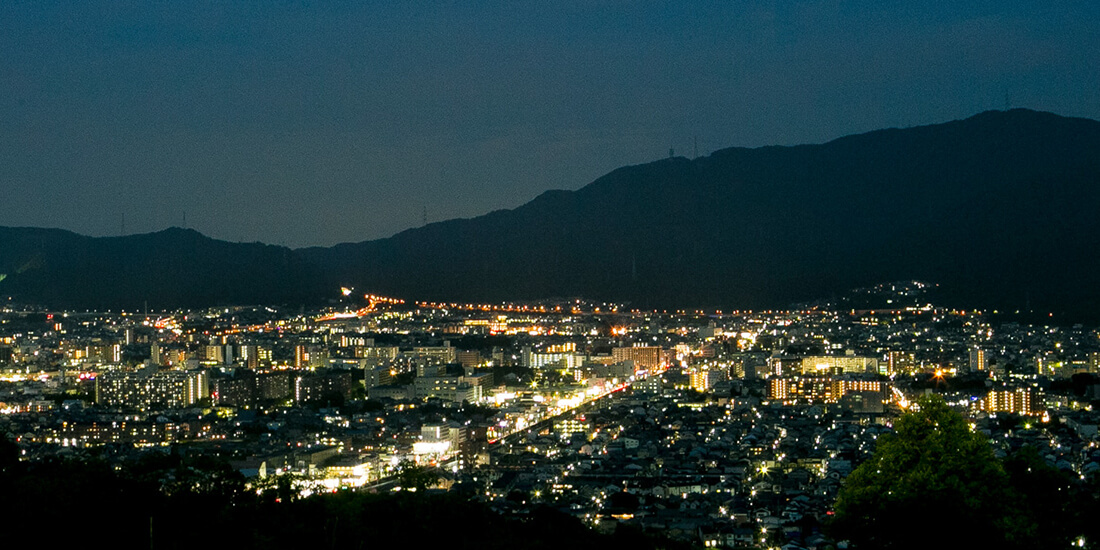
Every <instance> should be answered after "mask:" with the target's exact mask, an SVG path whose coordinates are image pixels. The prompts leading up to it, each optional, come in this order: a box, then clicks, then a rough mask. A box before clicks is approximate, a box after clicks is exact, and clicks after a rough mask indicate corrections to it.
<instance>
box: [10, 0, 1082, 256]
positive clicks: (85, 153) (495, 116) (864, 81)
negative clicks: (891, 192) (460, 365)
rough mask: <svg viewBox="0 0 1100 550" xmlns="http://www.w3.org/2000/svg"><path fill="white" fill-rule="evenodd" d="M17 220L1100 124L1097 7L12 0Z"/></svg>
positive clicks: (380, 217) (322, 215) (384, 233)
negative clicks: (880, 134)
mask: <svg viewBox="0 0 1100 550" xmlns="http://www.w3.org/2000/svg"><path fill="white" fill-rule="evenodd" d="M0 20H3V21H5V24H4V25H2V26H0V50H2V51H4V52H7V54H6V55H5V56H2V57H0V121H2V122H3V123H2V124H0V191H2V192H3V193H4V196H5V200H4V201H2V202H0V225H6V226H46V227H60V228H65V229H70V230H73V231H75V232H77V233H81V234H87V235H93V236H104V235H118V234H119V233H120V232H122V231H125V232H126V233H147V232H152V231H157V230H160V229H164V228H166V227H169V226H180V225H184V221H183V218H184V213H185V212H186V226H187V227H190V228H194V229H196V230H198V231H200V232H202V233H203V234H206V235H209V236H211V237H213V238H218V239H223V240H230V241H242V242H252V241H262V242H269V243H272V244H282V245H286V246H290V247H293V248H299V247H303V246H330V245H333V244H336V243H339V242H359V241H363V240H373V239H377V238H384V237H388V236H390V235H393V234H396V233H398V232H400V231H402V230H405V229H408V228H411V227H416V226H419V225H421V223H422V221H423V219H424V218H425V211H426V214H427V216H426V218H427V221H428V222H433V221H442V220H445V219H451V218H469V217H475V216H479V215H482V214H485V213H488V212H490V211H493V210H497V209H501V208H515V207H517V206H520V205H522V204H524V203H526V202H527V201H529V200H531V199H533V198H534V197H536V196H538V195H539V194H540V193H542V192H543V191H546V190H549V189H570V190H573V189H578V188H580V187H581V186H583V185H586V184H587V183H589V182H591V181H593V180H594V179H596V178H598V177H599V176H602V175H603V174H605V173H607V172H609V171H611V170H613V169H615V168H618V167H620V166H625V165H633V164H640V163H644V162H648V161H652V160H657V159H660V158H663V157H664V156H667V153H668V149H669V148H675V150H676V152H677V154H679V155H687V156H691V155H692V152H693V149H694V146H695V142H696V140H697V141H698V150H699V154H700V155H703V154H709V153H710V152H711V151H713V150H716V149H721V148H725V147H731V146H749V147H755V146H762V145H773V144H779V145H793V144H800V143H821V142H825V141H828V140H831V139H835V138H838V137H841V136H845V135H850V134H856V133H863V132H867V131H872V130H877V129H882V128H890V127H908V126H916V125H925V124H932V123H939V122H946V121H950V120H955V119H961V118H966V117H969V116H972V115H974V114H976V113H978V112H981V111H985V110H989V109H1002V108H1004V107H1005V106H1006V104H1007V105H1008V106H1011V107H1026V108H1031V109H1035V110H1042V111H1050V112H1054V113H1056V114H1059V115H1063V116H1078V117H1086V118H1092V119H1097V118H1100V71H1097V70H1096V69H1095V68H1096V67H1100V41H1096V40H1095V39H1094V37H1095V35H1096V31H1097V30H1100V6H1098V5H1096V3H1090V2H1068V3H1064V4H1060V5H1057V6H1038V7H1036V6H1032V5H1031V3H1028V2H1014V1H1003V2H961V3H953V4H952V5H951V6H950V9H948V8H941V7H938V6H930V7H929V6H924V7H915V6H912V5H911V4H909V3H903V2H851V3H844V4H842V5H841V4H837V3H835V2H821V1H808V2H798V3H779V2H713V3H708V2H704V3H693V4H692V5H680V4H676V3H664V4H646V5H644V6H643V5H639V4H636V3H627V2H611V3H606V4H603V5H601V6H599V7H596V8H594V7H592V6H591V4H590V3H582V2H565V3H555V5H553V6H544V5H539V4H535V3H530V4H527V3H518V4H517V3H503V2H502V3H493V2H489V3H478V5H476V6H469V5H462V4H425V5H417V6H410V5H405V3H402V4H400V5H389V4H386V3H374V2H366V3H346V4H344V3H336V4H333V5H328V6H310V5H293V4H285V5H278V6H275V5H263V6H257V5H252V4H249V3H244V2H239V3H218V2H191V1H180V2H169V3H150V2H133V3H106V2H85V3H80V2H57V3H49V5H45V4H44V3H36V2H9V3H5V4H4V5H2V6H0Z"/></svg>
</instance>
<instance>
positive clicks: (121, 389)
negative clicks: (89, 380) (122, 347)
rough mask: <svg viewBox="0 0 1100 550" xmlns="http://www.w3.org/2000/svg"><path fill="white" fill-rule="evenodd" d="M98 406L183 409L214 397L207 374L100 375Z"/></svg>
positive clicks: (145, 372)
mask: <svg viewBox="0 0 1100 550" xmlns="http://www.w3.org/2000/svg"><path fill="white" fill-rule="evenodd" d="M95 393H96V403H99V404H101V405H107V406H110V407H135V408H138V409H142V410H145V409H151V408H169V409H174V408H183V407H189V406H191V405H194V404H195V403H197V402H199V401H200V400H202V399H206V398H207V397H210V388H209V379H208V377H207V375H206V373H205V372H204V371H157V370H155V369H142V370H139V371H134V372H112V373H107V374H103V375H100V376H98V377H97V378H96V384H95Z"/></svg>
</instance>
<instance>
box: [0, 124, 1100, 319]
mask: <svg viewBox="0 0 1100 550" xmlns="http://www.w3.org/2000/svg"><path fill="white" fill-rule="evenodd" d="M1098 212H1100V122H1097V121H1093V120H1088V119H1078V118H1066V117H1061V116H1057V115H1054V114H1050V113H1042V112H1035V111H1029V110H1024V109H1014V110H1011V111H991V112H986V113H982V114H979V115H976V116H973V117H971V118H968V119H966V120H961V121H954V122H949V123H945V124H936V125H931V126H922V127H916V128H907V129H891V130H880V131H875V132H870V133H866V134H860V135H855V136H848V137H843V138H840V139H837V140H834V141H831V142H829V143H825V144H821V145H801V146H795V147H761V148H756V149H746V148H731V149H724V150H721V151H717V152H715V153H714V154H712V155H710V156H708V157H702V158H698V159H695V160H689V159H685V158H671V159H665V160H660V161H656V162H652V163H648V164H644V165H638V166H629V167H624V168H620V169H618V170H615V171H613V172H611V173H609V174H607V175H606V176H603V177H601V178H599V179H597V180H596V181H594V182H592V183H591V184H589V185H587V186H585V187H583V188H581V189H579V190H577V191H548V192H546V193H543V194H542V195H540V196H539V197H537V198H535V199H534V200H532V201H531V202H529V203H527V204H525V205H523V206H521V207H519V208H516V209H514V210H499V211H495V212H491V213H489V214H486V215H484V216H480V217H477V218H473V219H458V220H450V221H445V222H440V223H433V224H429V225H427V226H424V227H421V228H417V229H410V230H407V231H404V232H402V233H399V234H397V235H394V236H393V237H390V238H388V239H379V240H375V241H366V242H361V243H354V244H350V243H349V244H341V245H337V246H334V247H330V248H306V249H298V250H290V249H286V248H282V247H274V246H265V245H261V244H236V243H226V242H220V241H215V240H211V239H207V238H205V237H202V236H201V235H199V234H197V233H195V232H192V231H185V230H179V229H174V230H167V231H162V232H159V233H154V234H149V235H135V236H131V237H118V238H99V239H93V238H88V237H80V236H78V235H75V234H72V233H67V232H63V231H57V230H40V229H0V273H6V274H7V279H5V280H3V281H0V294H10V295H14V296H16V297H17V298H20V299H23V300H27V301H36V302H47V303H51V304H56V305H58V306H68V307H106V306H113V307H123V306H125V307H139V306H140V305H141V304H143V303H144V302H146V301H148V303H149V305H150V307H174V306H181V305H190V306H194V305H208V304H222V303H260V302H263V303H284V302H307V301H318V300H320V299H322V298H323V297H326V296H331V295H333V294H334V292H335V289H336V288H337V287H338V286H340V285H343V286H356V287H357V288H360V289H364V290H369V291H372V292H376V293H382V294H390V295H397V296H401V297H407V298H415V299H426V300H463V301H467V300H469V301H480V300H494V301H495V300H514V299H535V298H545V297H553V296H586V297H590V298H598V299H601V300H611V301H629V302H631V303H632V304H634V305H635V306H636V307H641V308H671V307H676V308H683V307H721V308H725V309H732V308H740V309H748V308H752V309H761V308H782V307H786V306H787V305H789V304H791V303H793V302H804V301H808V300H814V299H818V298H822V297H828V296H830V295H833V294H836V293H839V292H842V291H845V290H847V289H851V288H856V287H869V286H873V285H875V284H877V283H881V282H884V281H897V280H910V279H917V280H923V281H931V282H935V283H938V284H939V285H940V286H939V288H938V289H937V294H938V296H940V297H941V298H942V299H943V300H944V301H946V302H948V305H954V306H958V307H967V308H970V307H983V308H1001V309H1014V308H1016V309H1023V308H1025V307H1028V306H1030V307H1031V308H1032V309H1036V310H1051V311H1057V312H1059V313H1065V314H1069V315H1075V316H1091V317H1093V318H1100V315H1097V312H1098V311H1100V253H1098V252H1097V251H1098V250H1100V217H1098V215H1097V214H1098Z"/></svg>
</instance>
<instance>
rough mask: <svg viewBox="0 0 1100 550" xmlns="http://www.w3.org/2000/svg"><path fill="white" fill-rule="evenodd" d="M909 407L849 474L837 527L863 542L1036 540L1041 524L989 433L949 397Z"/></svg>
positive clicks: (1022, 543)
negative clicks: (1023, 508)
mask: <svg viewBox="0 0 1100 550" xmlns="http://www.w3.org/2000/svg"><path fill="white" fill-rule="evenodd" d="M917 405H918V409H919V410H916V411H914V412H909V413H906V414H905V415H903V416H902V417H901V418H900V419H899V420H898V422H897V424H896V430H895V432H894V433H893V434H888V435H883V436H881V437H880V438H879V440H878V446H877V448H876V450H875V454H874V456H873V457H872V458H871V459H870V460H868V461H867V462H865V463H863V464H862V465H860V467H859V468H857V469H856V470H855V471H854V472H852V474H851V475H850V476H849V477H848V479H847V480H845V483H844V485H843V486H842V487H841V490H840V494H839V495H838V497H837V501H836V515H835V517H834V520H833V521H832V522H831V525H830V527H831V529H832V530H833V534H834V536H836V537H837V538H838V539H848V540H850V541H852V542H853V543H855V544H856V545H857V546H858V547H859V548H883V549H894V548H906V549H907V548H1006V547H1007V548H1030V547H1032V546H1031V542H1032V541H1033V538H1034V525H1033V524H1032V523H1031V522H1030V521H1028V520H1027V519H1026V518H1025V517H1024V516H1023V514H1022V513H1021V512H1020V509H1019V508H1018V507H1017V506H1016V502H1017V499H1015V498H1014V494H1013V492H1012V490H1011V489H1010V487H1009V477H1008V475H1007V474H1006V473H1005V471H1004V469H1003V468H1002V467H1001V464H1000V462H998V461H997V459H996V458H995V457H994V456H993V451H992V448H991V447H990V445H989V442H988V441H987V440H986V438H985V437H984V436H983V435H982V434H980V433H977V432H974V431H972V430H971V428H970V425H969V424H968V423H967V421H966V419H964V418H963V417H962V415H960V414H959V413H957V412H955V411H953V410H951V408H950V407H948V405H947V403H946V402H944V400H943V398H942V397H939V396H927V397H924V398H922V399H920V400H919V401H918V402H917Z"/></svg>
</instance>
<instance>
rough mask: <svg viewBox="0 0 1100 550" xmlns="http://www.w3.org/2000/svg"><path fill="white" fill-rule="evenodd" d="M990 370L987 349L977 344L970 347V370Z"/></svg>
mask: <svg viewBox="0 0 1100 550" xmlns="http://www.w3.org/2000/svg"><path fill="white" fill-rule="evenodd" d="M987 370H989V365H987V364H986V358H985V350H984V349H982V348H979V347H977V346H975V347H972V348H970V372H985V371H987Z"/></svg>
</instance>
